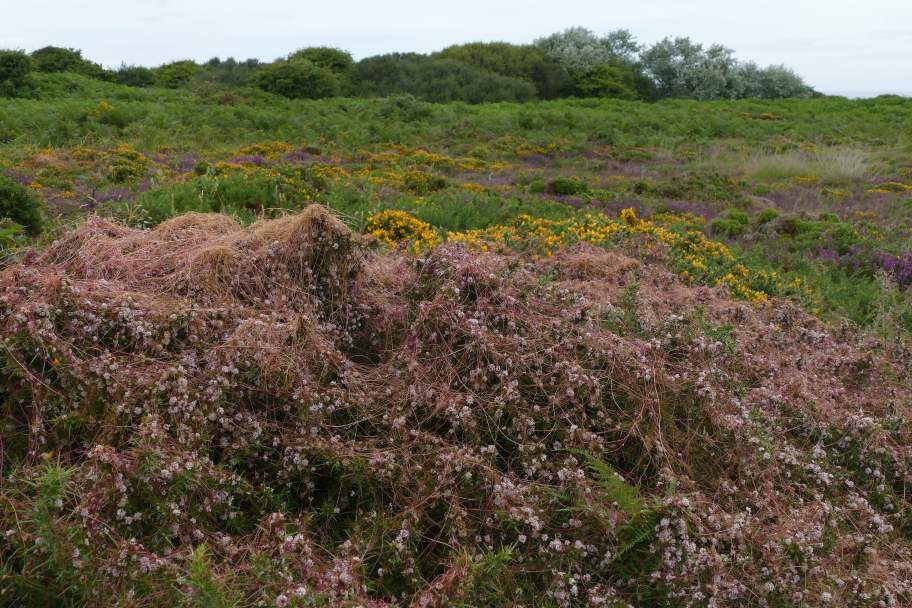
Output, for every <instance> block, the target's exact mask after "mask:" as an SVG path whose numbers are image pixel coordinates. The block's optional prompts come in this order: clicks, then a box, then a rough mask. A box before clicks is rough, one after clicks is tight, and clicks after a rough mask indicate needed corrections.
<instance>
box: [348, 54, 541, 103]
mask: <svg viewBox="0 0 912 608" xmlns="http://www.w3.org/2000/svg"><path fill="white" fill-rule="evenodd" d="M358 78H359V81H360V87H361V94H362V95H363V96H366V97H386V96H389V95H396V94H402V93H407V94H409V95H414V96H415V97H417V98H419V99H422V100H424V101H430V102H434V103H447V102H452V101H464V102H467V103H484V102H502V101H520V102H521V101H531V100H532V99H534V98H535V92H536V91H535V86H534V85H532V84H531V83H529V82H526V81H525V80H522V79H519V78H511V77H508V76H500V75H498V74H493V73H491V72H485V71H481V70H478V69H475V68H474V67H472V66H470V65H467V64H464V63H461V62H459V61H453V60H443V59H440V60H437V59H432V58H430V57H427V56H425V55H418V54H414V53H409V54H400V53H394V54H390V55H379V56H376V57H368V58H367V59H364V60H362V61H360V62H359V63H358Z"/></svg>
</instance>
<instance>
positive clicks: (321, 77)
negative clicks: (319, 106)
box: [250, 59, 338, 99]
mask: <svg viewBox="0 0 912 608" xmlns="http://www.w3.org/2000/svg"><path fill="white" fill-rule="evenodd" d="M337 84H338V80H337V79H336V77H335V76H334V75H333V73H332V72H331V71H329V70H328V69H326V68H321V67H319V66H317V65H315V64H313V63H312V62H310V61H307V60H306V59H298V60H296V61H290V62H285V61H283V62H278V63H273V64H271V65H268V66H266V67H264V68H263V69H262V70H260V71H259V72H257V73H256V74H255V75H254V76H253V77H252V78H251V79H250V85H251V86H254V87H257V88H259V89H262V90H264V91H266V92H268V93H273V94H275V95H281V96H283V97H288V98H290V99H322V98H324V97H332V96H333V94H334V93H335V92H336V85H337Z"/></svg>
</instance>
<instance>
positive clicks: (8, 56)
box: [0, 51, 35, 97]
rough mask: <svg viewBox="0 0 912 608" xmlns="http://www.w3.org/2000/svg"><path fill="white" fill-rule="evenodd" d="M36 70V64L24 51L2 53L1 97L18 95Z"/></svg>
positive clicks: (0, 71)
mask: <svg viewBox="0 0 912 608" xmlns="http://www.w3.org/2000/svg"><path fill="white" fill-rule="evenodd" d="M34 69H35V62H34V61H33V60H32V59H31V57H29V56H28V55H26V54H25V53H24V52H23V51H0V96H3V97H15V96H16V95H18V94H19V93H20V92H21V91H22V89H23V88H24V87H25V86H26V85H27V84H28V77H29V74H30V73H31V72H32V71H33V70H34Z"/></svg>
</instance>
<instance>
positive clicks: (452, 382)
mask: <svg viewBox="0 0 912 608" xmlns="http://www.w3.org/2000/svg"><path fill="white" fill-rule="evenodd" d="M661 257H662V255H661V248H660V246H659V245H658V244H657V243H632V244H631V245H630V246H629V247H628V248H626V249H622V250H620V249H619V250H616V251H610V252H606V251H603V250H600V249H597V248H595V247H588V246H582V245H581V246H578V247H574V248H568V249H565V250H563V251H558V252H557V253H556V254H555V256H554V257H553V258H552V259H549V260H546V261H532V260H528V259H525V258H522V257H521V256H519V255H496V254H487V255H481V254H477V253H474V252H472V251H470V250H468V249H467V248H465V247H464V246H461V245H458V244H449V245H445V246H441V247H438V248H436V249H435V250H433V251H432V252H430V253H428V254H427V255H426V256H425V257H420V258H419V257H409V256H407V255H405V254H401V253H392V254H389V255H371V254H369V253H366V252H365V251H364V250H363V248H362V246H361V244H360V241H359V237H358V236H357V235H355V234H352V233H351V232H350V231H349V230H348V229H347V228H346V227H345V226H344V225H343V224H341V223H340V222H339V221H338V220H337V219H335V218H334V217H332V216H331V215H330V214H329V213H328V212H327V211H326V210H325V209H322V208H315V207H311V208H309V209H308V210H306V211H305V212H304V213H302V214H300V215H298V216H290V217H286V218H283V219H280V220H275V221H272V222H260V223H257V224H254V225H253V226H251V227H249V228H246V229H245V228H242V227H240V226H237V225H235V224H233V223H232V222H230V220H227V219H226V218H224V217H219V216H184V217H183V218H178V219H176V220H173V221H171V222H168V223H167V224H163V225H162V226H161V227H159V228H158V229H156V230H151V231H147V232H138V231H132V230H127V229H124V228H121V227H117V226H114V225H111V224H107V223H104V222H102V221H101V220H92V221H91V222H89V223H87V224H86V225H85V226H83V227H82V228H80V229H79V230H77V231H75V232H73V233H72V234H70V235H68V236H67V237H66V238H64V239H62V240H61V241H60V242H59V243H58V244H56V245H55V246H54V247H53V248H51V249H50V250H48V251H47V252H46V253H44V254H43V255H41V256H39V257H37V258H36V259H34V260H32V261H30V262H28V263H23V264H22V265H20V266H16V267H13V268H11V269H10V270H9V271H7V272H5V273H3V275H0V277H2V278H0V294H2V295H0V307H2V308H0V310H2V314H3V316H2V322H0V336H2V339H3V348H4V349H5V350H4V352H5V355H6V358H7V365H6V367H5V368H4V371H2V372H0V373H2V374H4V376H3V377H2V378H0V380H2V381H3V382H4V384H3V385H4V387H5V388H4V389H2V390H3V392H0V399H2V400H3V401H2V403H3V404H4V409H3V410H2V412H3V425H4V444H3V460H2V463H3V467H4V468H3V471H0V473H2V485H0V496H2V498H3V501H2V502H0V505H3V506H0V519H2V520H3V521H0V528H2V529H3V530H9V531H8V532H7V533H6V534H4V535H3V536H2V537H0V555H2V556H3V560H2V563H3V564H4V566H3V568H4V570H3V574H4V576H6V577H7V578H5V579H4V581H5V584H6V585H7V588H8V589H11V590H13V591H12V593H15V594H18V596H17V597H21V598H26V599H25V600H23V602H25V603H27V601H26V600H28V601H31V600H34V602H40V601H41V598H47V597H52V598H62V599H60V601H61V602H64V601H66V602H69V603H71V604H78V605H84V604H89V605H93V604H98V605H106V604H110V603H112V602H113V601H114V600H115V599H116V598H125V597H129V598H130V600H129V602H130V603H131V604H130V605H150V606H151V605H161V604H162V603H165V602H197V603H203V600H205V601H210V603H213V604H218V603H219V602H223V603H224V602H227V601H229V598H230V599H231V601H235V602H237V603H238V604H239V605H250V606H254V605H259V603H260V602H263V603H265V604H266V605H280V606H286V605H287V606H295V605H299V606H304V605H316V606H319V605H327V606H328V605H349V606H354V605H362V606H387V605H392V603H393V602H395V604H396V605H406V604H407V605H414V606H451V605H459V604H463V605H552V606H627V605H628V604H630V605H636V606H665V605H675V606H725V605H739V606H740V605H745V606H754V605H755V606H770V605H795V606H799V605H801V606H814V605H819V606H835V605H842V606H893V605H903V604H908V603H909V602H910V601H912V566H910V564H912V560H910V550H912V543H910V541H909V537H908V530H909V526H910V517H909V516H910V514H912V505H910V502H909V497H908V493H907V491H906V488H907V485H908V484H909V483H910V482H912V469H910V465H912V437H910V432H909V430H908V428H907V426H906V421H907V420H909V416H910V412H909V403H910V396H912V393H910V389H909V377H908V373H909V369H908V367H909V361H910V356H909V354H908V353H907V352H905V351H901V350H898V351H897V350H890V349H887V348H886V347H884V346H883V345H882V344H879V343H877V342H874V341H872V340H869V339H868V338H867V337H866V336H865V335H864V334H860V333H858V332H855V331H853V330H852V329H851V328H850V327H848V326H844V327H837V328H831V327H827V326H824V325H822V324H820V323H818V322H816V321H815V320H814V319H813V318H811V317H809V316H808V315H806V314H804V313H803V312H802V311H800V310H799V309H797V308H796V307H794V306H793V305H791V304H788V303H782V302H775V303H773V304H770V305H765V306H762V307H758V306H755V305H751V304H747V303H743V302H734V301H732V300H731V299H729V298H728V296H727V293H726V292H725V290H724V288H721V287H720V288H716V289H707V288H691V287H688V286H684V285H682V284H681V283H680V282H679V281H678V280H677V278H676V277H675V276H674V275H672V274H670V273H669V272H667V271H666V270H665V269H664V268H663V267H662V266H661V264H660V263H658V262H657V260H660V259H661ZM52 451H53V452H54V455H53V456H48V454H49V453H50V452H52ZM58 459H59V464H58ZM909 487H912V486H909ZM39 539H40V540H39ZM202 547H205V549H204V548H202ZM178 581H180V582H178ZM35 589H41V591H40V592H39V591H35ZM42 594H43V595H42ZM207 598H208V599H207ZM34 602H33V603H34Z"/></svg>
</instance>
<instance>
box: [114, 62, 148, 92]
mask: <svg viewBox="0 0 912 608" xmlns="http://www.w3.org/2000/svg"><path fill="white" fill-rule="evenodd" d="M114 81H115V82H116V83H117V84H122V85H126V86H128V87H150V86H152V84H153V83H154V82H155V74H154V72H152V70H151V69H149V68H145V67H143V66H141V65H127V64H125V63H122V64H121V65H120V68H118V70H117V71H116V72H115V80H114Z"/></svg>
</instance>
